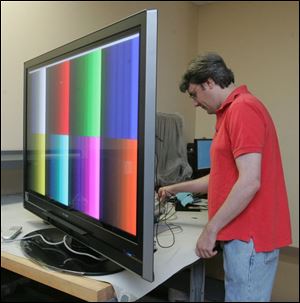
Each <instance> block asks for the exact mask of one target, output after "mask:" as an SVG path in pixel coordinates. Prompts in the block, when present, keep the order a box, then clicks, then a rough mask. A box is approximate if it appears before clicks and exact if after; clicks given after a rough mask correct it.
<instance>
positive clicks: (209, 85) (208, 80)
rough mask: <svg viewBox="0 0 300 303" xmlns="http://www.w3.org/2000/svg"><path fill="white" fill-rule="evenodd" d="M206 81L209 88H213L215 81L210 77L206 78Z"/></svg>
mask: <svg viewBox="0 0 300 303" xmlns="http://www.w3.org/2000/svg"><path fill="white" fill-rule="evenodd" d="M206 83H207V86H208V87H209V88H210V89H212V88H214V86H215V85H216V83H215V81H214V80H213V79H212V78H208V79H207V81H206Z"/></svg>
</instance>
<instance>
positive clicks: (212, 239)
mask: <svg viewBox="0 0 300 303" xmlns="http://www.w3.org/2000/svg"><path fill="white" fill-rule="evenodd" d="M216 238H217V234H216V233H215V232H213V231H210V230H209V228H208V226H207V225H206V226H205V228H204V230H203V231H202V233H201V235H200V237H199V238H198V241H197V244H196V255H197V256H199V257H201V258H212V257H214V256H215V255H216V254H217V253H218V252H217V251H216V250H213V249H214V247H215V245H216Z"/></svg>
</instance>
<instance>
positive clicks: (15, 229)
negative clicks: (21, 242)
mask: <svg viewBox="0 0 300 303" xmlns="http://www.w3.org/2000/svg"><path fill="white" fill-rule="evenodd" d="M21 232H22V226H11V227H9V228H8V229H7V230H5V231H3V232H2V230H1V237H2V239H3V240H13V239H15V238H16V237H17V236H18V235H19V234H20V233H21Z"/></svg>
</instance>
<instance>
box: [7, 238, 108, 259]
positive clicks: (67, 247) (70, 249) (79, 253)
mask: <svg viewBox="0 0 300 303" xmlns="http://www.w3.org/2000/svg"><path fill="white" fill-rule="evenodd" d="M34 237H41V238H42V240H43V241H44V242H45V243H46V244H48V245H53V246H56V245H60V244H64V246H65V248H66V249H67V250H69V251H70V252H72V253H74V254H77V255H82V256H87V257H90V258H93V259H95V260H97V261H104V260H106V258H105V257H100V258H99V257H96V256H93V255H91V254H88V253H84V252H80V251H76V250H74V249H72V248H71V247H70V246H69V245H68V244H67V242H66V239H67V237H68V235H65V236H64V237H63V239H62V241H59V242H49V241H48V240H46V239H45V238H44V236H43V235H41V234H35V235H32V236H27V237H23V238H20V239H13V240H3V241H2V242H3V243H8V242H14V241H22V240H27V239H31V238H34Z"/></svg>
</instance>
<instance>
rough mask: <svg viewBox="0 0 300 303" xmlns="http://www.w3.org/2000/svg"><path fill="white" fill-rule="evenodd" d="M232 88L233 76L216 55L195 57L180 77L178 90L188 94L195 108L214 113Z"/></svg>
mask: <svg viewBox="0 0 300 303" xmlns="http://www.w3.org/2000/svg"><path fill="white" fill-rule="evenodd" d="M233 86H234V75H233V73H232V71H231V70H230V69H229V68H227V66H226V64H225V62H224V60H223V59H222V57H220V56H219V55H218V54H215V53H209V54H207V55H204V56H198V57H196V58H195V59H194V60H193V61H192V62H191V63H190V65H189V67H188V69H187V71H186V72H185V74H184V75H183V77H182V81H181V83H180V86H179V88H180V90H181V91H182V92H186V91H187V92H188V93H189V95H190V97H191V98H192V99H193V100H194V104H195V106H200V107H202V108H203V109H205V110H206V111H207V112H208V113H209V114H212V113H215V111H216V110H217V108H218V107H220V106H221V103H222V102H223V101H224V100H225V97H226V96H227V95H228V93H229V92H230V91H231V90H232V88H233Z"/></svg>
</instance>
